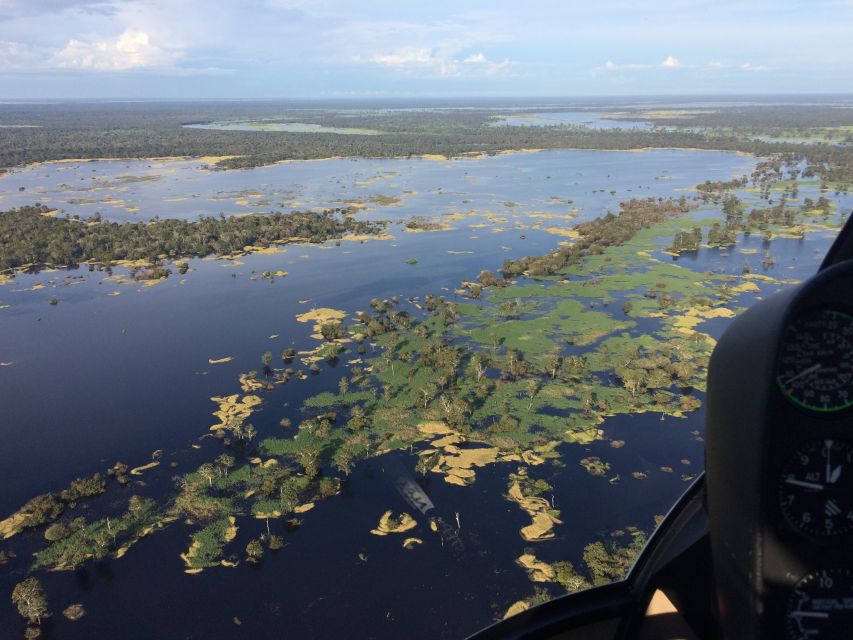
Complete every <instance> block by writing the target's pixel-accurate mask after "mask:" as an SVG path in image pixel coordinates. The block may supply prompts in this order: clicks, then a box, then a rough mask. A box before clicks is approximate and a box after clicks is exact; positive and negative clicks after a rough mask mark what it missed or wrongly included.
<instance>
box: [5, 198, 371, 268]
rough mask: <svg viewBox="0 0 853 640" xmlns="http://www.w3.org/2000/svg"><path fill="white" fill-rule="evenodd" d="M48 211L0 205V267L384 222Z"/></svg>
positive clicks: (328, 235) (106, 259) (135, 256)
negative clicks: (128, 217)
mask: <svg viewBox="0 0 853 640" xmlns="http://www.w3.org/2000/svg"><path fill="white" fill-rule="evenodd" d="M48 213H49V209H48V208H47V207H44V206H34V207H21V208H19V209H12V210H11V211H6V212H0V269H14V268H17V267H21V266H23V265H29V266H33V267H36V268H37V267H40V266H54V265H74V264H79V263H81V262H100V263H104V264H107V265H108V264H109V263H110V262H112V261H114V260H150V261H155V260H158V259H160V258H163V257H168V258H178V257H185V256H206V255H210V254H217V255H222V254H230V253H235V252H241V251H243V250H244V248H245V247H248V246H252V247H269V246H273V245H279V244H286V243H288V242H291V241H293V240H296V239H299V240H303V241H308V242H323V241H325V240H329V239H332V238H339V237H341V236H342V235H344V234H347V233H357V234H367V233H378V232H379V231H381V229H382V226H383V225H380V224H377V223H369V222H363V221H359V220H355V219H353V218H352V217H350V216H347V215H343V216H341V215H338V214H337V212H335V211H323V212H313V211H312V212H293V213H281V212H270V213H269V214H265V215H257V214H256V215H246V216H238V217H230V218H226V217H224V216H220V217H218V218H202V219H200V220H196V221H192V222H188V221H186V220H158V221H154V222H148V223H142V222H133V223H131V222H126V223H121V224H119V223H115V222H100V221H98V220H97V219H94V220H86V221H81V220H77V219H74V218H54V217H51V216H50V215H46V214H48Z"/></svg>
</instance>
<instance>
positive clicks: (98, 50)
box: [52, 29, 180, 71]
mask: <svg viewBox="0 0 853 640" xmlns="http://www.w3.org/2000/svg"><path fill="white" fill-rule="evenodd" d="M179 58H180V53H179V52H177V51H170V50H167V49H165V48H163V47H161V46H158V45H156V44H155V43H154V42H152V40H151V36H150V35H149V34H148V33H146V32H144V31H137V30H135V29H126V30H125V31H124V32H123V33H122V34H121V35H119V36H117V37H115V38H108V39H105V40H95V41H91V42H87V41H84V40H69V41H68V44H67V45H66V46H65V48H63V49H62V50H61V51H59V52H57V53H56V54H55V55H54V56H53V61H52V62H53V64H54V65H55V66H57V67H60V68H64V69H84V70H88V71H127V70H130V69H145V68H163V67H168V66H170V65H172V64H174V63H175V62H176V61H177V60H178V59H179Z"/></svg>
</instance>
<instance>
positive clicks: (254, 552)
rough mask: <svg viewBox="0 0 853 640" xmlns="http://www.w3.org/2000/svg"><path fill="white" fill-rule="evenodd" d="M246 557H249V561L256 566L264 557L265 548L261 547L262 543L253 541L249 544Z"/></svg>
mask: <svg viewBox="0 0 853 640" xmlns="http://www.w3.org/2000/svg"><path fill="white" fill-rule="evenodd" d="M246 555H247V556H248V558H247V560H248V561H249V562H252V563H254V564H257V563H258V562H260V561H261V559H262V558H263V557H264V548H263V546H261V543H260V542H259V541H257V540H251V541H250V542H249V544H247V545H246Z"/></svg>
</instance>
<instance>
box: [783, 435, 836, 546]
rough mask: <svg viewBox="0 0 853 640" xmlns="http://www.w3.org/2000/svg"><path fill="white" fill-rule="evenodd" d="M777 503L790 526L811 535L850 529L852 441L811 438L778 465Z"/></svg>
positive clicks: (829, 534) (829, 533)
mask: <svg viewBox="0 0 853 640" xmlns="http://www.w3.org/2000/svg"><path fill="white" fill-rule="evenodd" d="M779 505H780V506H781V508H782V513H783V514H784V515H785V519H786V520H787V521H788V524H790V525H791V526H792V527H793V528H794V529H796V530H798V531H801V532H803V533H806V534H809V535H814V536H833V535H838V534H842V533H849V532H850V531H853V443H850V442H848V441H846V440H813V441H811V442H807V443H806V444H804V445H803V446H801V447H800V448H799V449H797V451H796V452H795V453H794V455H793V456H791V457H790V458H789V459H788V461H787V463H786V464H785V466H784V467H783V468H782V477H781V478H780V479H779Z"/></svg>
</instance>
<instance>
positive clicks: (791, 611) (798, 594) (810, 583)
mask: <svg viewBox="0 0 853 640" xmlns="http://www.w3.org/2000/svg"><path fill="white" fill-rule="evenodd" d="M785 617H786V620H785V638H786V639H787V640H842V639H843V640H848V639H849V638H850V633H851V629H853V572H851V571H850V569H822V570H820V571H815V572H813V573H810V574H809V575H807V576H806V577H805V578H803V579H802V580H800V581H799V582H798V583H797V585H796V586H795V587H794V589H793V591H792V592H791V595H790V596H789V597H788V602H787V610H786V613H785Z"/></svg>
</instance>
